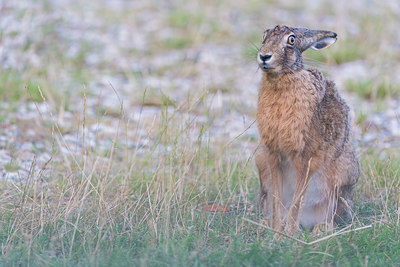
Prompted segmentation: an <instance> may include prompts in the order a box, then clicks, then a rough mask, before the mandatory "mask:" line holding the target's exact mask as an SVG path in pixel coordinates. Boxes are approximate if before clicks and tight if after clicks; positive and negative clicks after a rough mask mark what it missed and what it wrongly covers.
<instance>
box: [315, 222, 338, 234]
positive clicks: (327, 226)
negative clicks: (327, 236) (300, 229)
mask: <svg viewBox="0 0 400 267" xmlns="http://www.w3.org/2000/svg"><path fill="white" fill-rule="evenodd" d="M332 229H333V225H332V223H327V222H323V223H319V224H316V225H314V227H313V230H312V231H311V233H312V234H314V235H318V234H320V233H323V232H327V231H331V230H332Z"/></svg>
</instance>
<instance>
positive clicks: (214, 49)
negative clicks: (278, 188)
mask: <svg viewBox="0 0 400 267" xmlns="http://www.w3.org/2000/svg"><path fill="white" fill-rule="evenodd" d="M399 18H400V6H399V3H398V2H397V1H395V0H393V1H385V2H378V1H366V0H365V1H364V0H357V1H355V2H354V5H353V6H351V7H346V5H345V2H344V1H342V0H338V1H335V2H331V1H319V2H318V1H294V0H287V1H274V0H268V1H261V0H250V1H242V0H240V1H233V0H219V1H208V0H206V1H197V0H193V1H180V0H173V1H165V2H164V1H157V0H151V1H143V2H141V1H131V2H130V1H122V0H121V1H103V0H94V1H89V2H88V3H84V2H81V1H75V0H74V1H62V0H54V1H46V0H39V1H33V0H32V1H29V0H24V1H18V3H17V2H16V3H0V60H1V61H0V62H1V63H2V67H1V70H0V178H1V179H0V243H1V254H0V265H2V266H317V265H320V266H399V265H400V241H399V240H400V150H399V145H400V109H399V107H400V105H399V104H400V78H399V77H400V76H399V75H398V74H399V73H400V56H399V55H400V48H399V47H400V35H398V34H397V28H398V26H399V25H400V20H399ZM276 24H287V25H292V26H297V25H303V26H307V27H310V28H318V29H329V30H333V31H335V32H337V33H338V35H339V39H338V41H337V43H336V44H335V45H333V46H332V47H331V48H328V49H327V50H324V51H307V52H306V53H305V57H306V58H307V59H306V61H305V63H306V65H307V67H316V68H318V69H321V70H322V71H323V72H324V73H325V75H326V76H328V77H330V78H332V79H334V80H335V81H336V83H337V84H338V87H339V88H340V92H341V94H342V95H343V97H344V98H345V99H346V100H347V102H348V104H349V106H350V107H351V109H352V114H351V115H352V121H353V132H352V140H353V144H354V146H355V147H356V151H357V155H358V157H359V159H360V164H361V172H362V174H361V177H360V180H359V182H358V184H357V186H356V189H355V193H354V197H353V201H354V216H353V220H352V222H350V223H349V224H347V225H345V226H341V227H338V228H337V229H334V230H333V232H321V233H319V234H314V233H310V232H309V231H306V230H302V231H300V232H299V233H298V235H297V236H296V238H297V239H299V240H301V241H303V242H307V243H310V242H313V241H316V240H318V242H314V243H312V244H304V243H302V242H299V241H296V240H292V239H287V238H284V239H283V240H282V241H276V240H274V237H273V233H271V232H270V231H269V230H266V229H265V228H263V227H260V226H258V225H256V224H254V223H251V222H249V220H251V221H254V222H261V221H262V219H263V217H262V215H261V214H260V212H259V210H258V208H257V197H258V192H259V182H258V173H257V169H256V166H255V163H254V151H255V149H256V148H257V145H258V142H259V138H258V134H257V127H256V122H255V115H256V109H257V107H256V106H257V105H256V103H257V89H258V84H259V81H260V78H261V72H260V71H257V65H256V61H255V55H256V53H257V50H256V49H257V46H259V44H260V42H261V41H262V40H261V39H262V36H263V31H264V30H265V28H267V27H273V26H275V25H276ZM210 205H214V207H219V208H220V209H222V210H220V211H218V212H213V211H210V207H211V206H210ZM330 235H332V236H331V237H330V238H329V239H324V240H319V239H322V238H324V237H327V236H330Z"/></svg>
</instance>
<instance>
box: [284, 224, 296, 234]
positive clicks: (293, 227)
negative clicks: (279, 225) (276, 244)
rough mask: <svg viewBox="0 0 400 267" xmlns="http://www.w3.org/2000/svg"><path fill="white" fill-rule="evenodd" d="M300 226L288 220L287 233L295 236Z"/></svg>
mask: <svg viewBox="0 0 400 267" xmlns="http://www.w3.org/2000/svg"><path fill="white" fill-rule="evenodd" d="M299 230H300V228H299V226H298V225H297V224H296V223H293V222H287V223H286V226H285V231H284V232H285V234H287V235H290V236H293V235H294V234H295V233H296V232H297V231H299Z"/></svg>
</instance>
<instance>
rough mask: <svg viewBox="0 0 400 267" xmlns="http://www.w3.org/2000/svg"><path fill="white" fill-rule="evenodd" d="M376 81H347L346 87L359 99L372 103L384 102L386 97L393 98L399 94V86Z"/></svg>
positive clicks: (379, 80)
mask: <svg viewBox="0 0 400 267" xmlns="http://www.w3.org/2000/svg"><path fill="white" fill-rule="evenodd" d="M377 80H378V82H374V81H372V80H364V81H355V80H348V81H347V83H346V87H347V89H348V90H349V91H350V92H353V93H356V94H357V95H358V96H359V97H362V98H366V99H369V100H373V101H375V100H385V99H387V98H388V97H394V96H397V95H398V94H399V92H400V86H398V85H394V84H391V83H389V82H387V81H385V80H381V79H377Z"/></svg>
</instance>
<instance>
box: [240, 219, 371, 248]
mask: <svg viewBox="0 0 400 267" xmlns="http://www.w3.org/2000/svg"><path fill="white" fill-rule="evenodd" d="M243 220H245V221H248V222H250V223H252V224H255V225H257V226H260V227H262V228H265V229H267V230H269V231H271V232H273V233H276V234H280V235H283V236H285V237H287V238H289V239H292V240H294V241H296V242H298V243H300V244H303V245H307V246H309V245H313V244H317V243H319V242H322V241H324V240H328V239H330V238H333V237H336V236H340V235H344V234H348V233H352V232H356V231H360V230H365V229H369V228H371V227H372V224H370V225H366V226H362V227H359V228H355V229H351V230H348V231H343V230H345V229H348V228H349V227H350V226H351V225H350V226H348V227H346V228H344V229H342V230H340V231H338V232H336V233H333V234H331V235H328V236H324V237H322V238H320V239H317V240H314V241H311V242H305V241H303V240H300V239H297V238H295V237H293V236H289V235H287V234H285V233H282V232H280V231H276V230H274V229H272V228H270V227H268V226H265V225H263V224H261V223H258V222H255V221H252V220H250V219H247V218H243Z"/></svg>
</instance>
